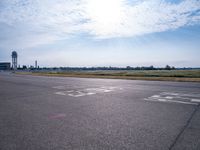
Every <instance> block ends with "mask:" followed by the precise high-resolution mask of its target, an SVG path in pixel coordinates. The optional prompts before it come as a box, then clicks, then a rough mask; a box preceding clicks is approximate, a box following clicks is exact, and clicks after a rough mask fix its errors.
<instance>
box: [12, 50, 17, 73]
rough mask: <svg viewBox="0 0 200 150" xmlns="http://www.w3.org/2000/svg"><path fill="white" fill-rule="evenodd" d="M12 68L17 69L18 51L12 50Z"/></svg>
mask: <svg viewBox="0 0 200 150" xmlns="http://www.w3.org/2000/svg"><path fill="white" fill-rule="evenodd" d="M12 68H13V69H14V70H17V52H16V51H13V52H12Z"/></svg>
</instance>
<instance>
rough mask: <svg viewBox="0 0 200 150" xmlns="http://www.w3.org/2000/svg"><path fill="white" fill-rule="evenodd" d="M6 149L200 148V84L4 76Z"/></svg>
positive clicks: (1, 129) (0, 124)
mask: <svg viewBox="0 0 200 150" xmlns="http://www.w3.org/2000/svg"><path fill="white" fill-rule="evenodd" d="M0 149H1V150H71V149H73V150H200V83H187V82H185V83H183V82H160V81H134V80H117V79H86V78H62V77H39V76H29V75H15V74H12V73H3V72H1V73H0Z"/></svg>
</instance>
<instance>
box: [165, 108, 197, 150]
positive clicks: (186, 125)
mask: <svg viewBox="0 0 200 150" xmlns="http://www.w3.org/2000/svg"><path fill="white" fill-rule="evenodd" d="M199 108H200V104H198V106H197V107H196V108H195V110H194V111H193V112H192V114H191V116H190V118H189V119H188V120H187V122H186V124H185V125H184V127H183V128H182V129H181V131H180V132H179V134H178V135H177V136H176V138H175V140H174V142H173V143H172V144H171V146H170V147H169V150H172V149H173V148H174V146H175V145H176V143H177V141H178V140H179V138H180V137H181V135H182V134H183V132H184V131H185V129H186V128H187V127H188V126H189V124H190V122H191V120H192V118H193V117H194V115H195V113H196V112H197V111H198V109H199Z"/></svg>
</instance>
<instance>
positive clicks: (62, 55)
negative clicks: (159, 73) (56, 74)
mask: <svg viewBox="0 0 200 150" xmlns="http://www.w3.org/2000/svg"><path fill="white" fill-rule="evenodd" d="M13 50H15V51H17V53H18V64H19V65H21V66H22V65H34V62H35V60H37V61H38V65H39V66H41V67H45V66H46V67H60V66H63V67H97V66H115V67H126V66H133V67H136V66H150V65H153V66H155V67H164V66H166V65H167V64H168V65H171V66H175V67H200V0H73V1H72V0H0V62H7V61H11V52H12V51H13Z"/></svg>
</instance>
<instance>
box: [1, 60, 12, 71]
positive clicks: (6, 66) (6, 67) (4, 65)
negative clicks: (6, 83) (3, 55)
mask: <svg viewBox="0 0 200 150" xmlns="http://www.w3.org/2000/svg"><path fill="white" fill-rule="evenodd" d="M0 70H10V63H9V62H0Z"/></svg>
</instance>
